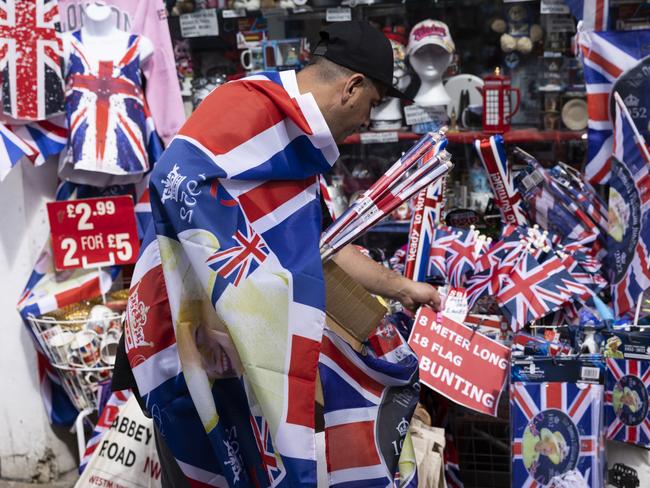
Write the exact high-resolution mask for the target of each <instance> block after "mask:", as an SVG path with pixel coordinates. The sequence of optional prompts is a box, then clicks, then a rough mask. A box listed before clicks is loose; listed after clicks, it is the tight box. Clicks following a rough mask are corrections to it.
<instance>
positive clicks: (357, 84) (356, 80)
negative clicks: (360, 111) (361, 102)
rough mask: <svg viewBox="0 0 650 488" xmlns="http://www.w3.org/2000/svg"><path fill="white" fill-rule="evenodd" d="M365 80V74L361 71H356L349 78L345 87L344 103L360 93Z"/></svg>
mask: <svg viewBox="0 0 650 488" xmlns="http://www.w3.org/2000/svg"><path fill="white" fill-rule="evenodd" d="M363 81H364V76H363V75H362V74H360V73H355V74H353V75H352V76H350V77H349V78H348V79H347V81H346V82H345V86H344V87H343V100H342V101H343V103H347V102H348V101H349V100H350V99H352V98H354V97H355V96H356V95H357V94H358V92H359V90H361V87H362V86H363Z"/></svg>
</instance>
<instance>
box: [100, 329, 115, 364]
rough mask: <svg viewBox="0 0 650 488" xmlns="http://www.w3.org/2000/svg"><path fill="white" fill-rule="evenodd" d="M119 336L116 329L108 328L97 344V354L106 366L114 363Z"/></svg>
mask: <svg viewBox="0 0 650 488" xmlns="http://www.w3.org/2000/svg"><path fill="white" fill-rule="evenodd" d="M119 338H120V336H119V333H118V332H117V331H115V330H109V331H108V332H107V333H106V335H105V336H104V338H103V339H102V342H101V344H100V345H99V356H100V357H101V359H102V362H104V363H105V364H107V365H108V366H113V365H114V364H115V355H116V354H117V345H118V343H119V341H120V339H119Z"/></svg>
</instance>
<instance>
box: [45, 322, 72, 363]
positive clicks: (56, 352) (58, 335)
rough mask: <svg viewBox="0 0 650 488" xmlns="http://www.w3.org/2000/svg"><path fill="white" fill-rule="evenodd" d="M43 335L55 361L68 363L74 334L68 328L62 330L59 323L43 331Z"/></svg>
mask: <svg viewBox="0 0 650 488" xmlns="http://www.w3.org/2000/svg"><path fill="white" fill-rule="evenodd" d="M46 334H47V335H46ZM43 336H44V338H45V343H46V344H47V347H48V348H49V350H50V355H51V356H52V360H53V361H54V363H55V364H66V362H67V358H68V355H69V354H70V348H71V346H72V341H73V340H74V334H73V333H72V332H69V331H67V330H61V327H59V326H58V325H57V326H56V327H53V328H52V329H49V330H47V331H45V332H43Z"/></svg>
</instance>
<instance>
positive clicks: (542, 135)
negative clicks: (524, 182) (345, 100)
mask: <svg viewBox="0 0 650 488" xmlns="http://www.w3.org/2000/svg"><path fill="white" fill-rule="evenodd" d="M389 132H390V131H389ZM585 134H586V133H585V132H583V131H569V130H539V129H534V128H521V129H513V130H511V131H508V132H506V133H505V134H503V138H504V139H505V141H506V143H511V144H521V143H526V142H562V141H577V140H581V139H584V138H585V137H584V136H585ZM491 135H493V134H489V133H487V132H483V131H478V130H477V131H473V130H472V131H449V132H448V133H447V139H448V140H449V142H455V143H460V144H471V143H472V142H474V140H475V139H482V138H485V137H489V136H491ZM421 136H422V135H421V134H415V133H414V132H406V131H404V132H398V133H397V138H398V140H400V141H414V140H417V139H419V138H420V137H421ZM360 143H361V135H360V134H359V133H357V134H352V135H350V136H348V137H347V138H346V139H345V141H343V144H360Z"/></svg>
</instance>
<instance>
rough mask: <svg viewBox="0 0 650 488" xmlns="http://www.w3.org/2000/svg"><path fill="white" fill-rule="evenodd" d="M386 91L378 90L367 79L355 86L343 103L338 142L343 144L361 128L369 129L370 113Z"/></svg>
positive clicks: (337, 136)
mask: <svg viewBox="0 0 650 488" xmlns="http://www.w3.org/2000/svg"><path fill="white" fill-rule="evenodd" d="M384 93H385V89H381V88H378V86H377V85H376V84H375V83H373V82H372V81H371V80H370V79H368V78H365V79H364V81H363V83H360V84H358V85H356V86H353V87H352V88H351V89H350V91H349V94H348V95H349V96H348V98H347V99H345V100H344V102H343V103H342V110H341V115H340V120H339V125H340V130H339V131H338V132H339V134H337V135H336V142H337V143H341V142H343V140H344V139H345V138H346V137H347V136H349V135H350V134H352V133H354V132H356V131H358V130H359V129H360V128H362V127H363V128H367V127H368V125H369V123H370V111H371V110H372V108H373V107H375V106H377V105H378V104H379V103H380V102H381V99H382V98H383V95H384Z"/></svg>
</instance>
